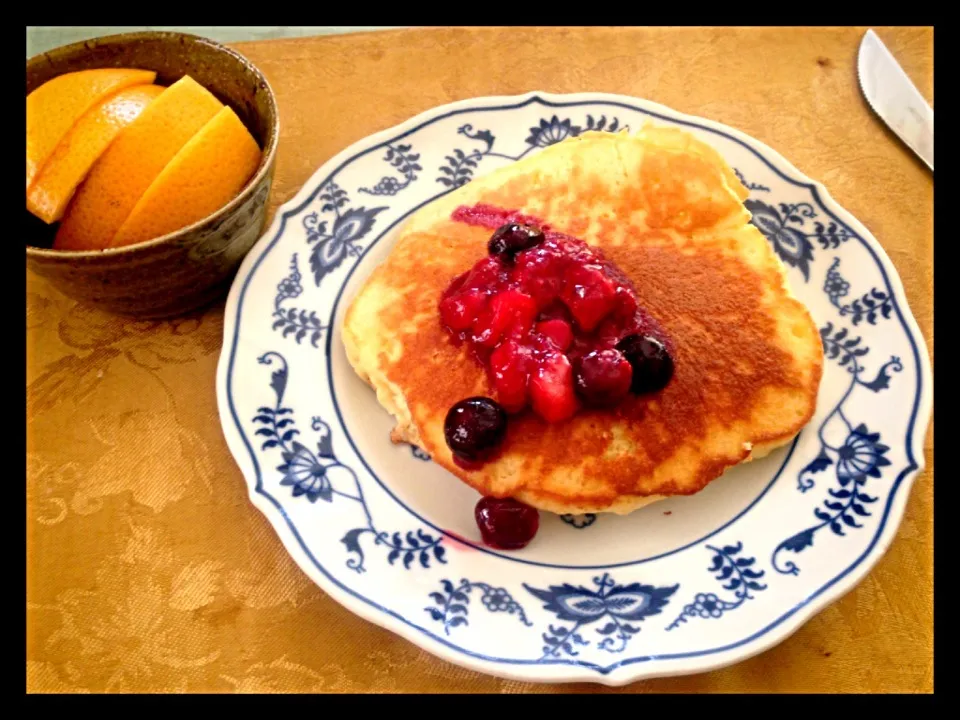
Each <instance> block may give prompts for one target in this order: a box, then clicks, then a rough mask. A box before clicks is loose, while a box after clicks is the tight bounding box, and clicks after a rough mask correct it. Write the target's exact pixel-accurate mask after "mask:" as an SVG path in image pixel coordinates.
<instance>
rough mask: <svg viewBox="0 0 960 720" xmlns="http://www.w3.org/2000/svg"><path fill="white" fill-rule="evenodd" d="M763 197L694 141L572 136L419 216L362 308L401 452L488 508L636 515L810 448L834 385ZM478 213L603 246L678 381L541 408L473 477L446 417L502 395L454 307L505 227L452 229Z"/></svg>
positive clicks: (352, 339) (365, 374) (352, 320)
mask: <svg viewBox="0 0 960 720" xmlns="http://www.w3.org/2000/svg"><path fill="white" fill-rule="evenodd" d="M746 197H747V191H746V189H745V188H744V187H743V185H742V184H741V183H740V182H739V180H738V179H737V177H736V175H735V174H734V173H733V171H732V170H731V168H730V167H729V166H728V165H727V164H726V163H725V162H724V161H723V159H722V158H721V157H720V155H719V154H718V153H717V152H716V151H715V150H714V149H713V148H711V147H710V146H708V145H706V144H705V143H703V142H701V141H699V140H697V139H695V138H694V137H693V136H692V135H689V134H688V133H685V132H683V131H680V130H675V129H669V128H658V127H651V126H647V127H645V128H643V129H642V130H641V131H640V132H639V133H638V134H637V135H635V136H628V135H625V134H619V135H613V134H609V133H584V134H583V135H581V136H579V137H576V138H571V139H568V140H566V141H564V142H562V143H559V144H557V145H554V146H551V147H549V148H547V149H545V150H544V151H543V152H541V153H539V154H537V155H535V156H533V157H530V158H527V159H524V160H522V161H520V162H517V163H514V164H512V165H509V166H507V167H504V168H502V169H499V170H497V171H495V172H492V173H490V174H489V175H486V176H484V177H481V178H478V179H476V180H474V181H473V182H471V183H469V184H468V185H465V186H464V187H462V188H459V189H458V190H456V191H454V192H452V193H450V194H448V195H446V196H444V197H442V198H440V199H438V200H436V201H434V202H433V203H431V204H430V205H429V206H427V207H425V208H423V209H422V210H420V211H419V212H417V213H416V214H415V215H413V216H412V217H411V218H410V220H409V221H408V222H407V224H406V225H405V227H404V228H403V229H402V231H401V233H400V236H399V239H398V240H397V243H396V246H395V247H394V249H393V250H392V251H391V253H390V255H389V257H388V258H387V259H386V261H385V262H384V263H383V264H382V265H381V266H380V267H378V268H377V269H376V270H375V271H374V272H373V273H372V275H371V276H370V278H369V279H368V280H367V282H366V284H365V285H364V286H363V288H362V289H361V290H360V292H359V294H358V295H357V296H356V297H355V298H354V300H353V302H352V304H351V306H350V307H349V309H348V310H347V314H346V319H345V322H344V327H343V339H344V344H345V346H346V351H347V356H348V358H349V360H350V362H351V364H352V365H353V367H354V368H355V370H356V371H357V373H358V374H359V375H360V377H362V378H363V379H364V380H365V381H367V382H368V383H369V384H370V385H372V386H373V387H374V388H375V390H376V392H377V397H378V399H379V401H380V403H381V404H382V405H383V406H384V407H385V408H386V409H387V410H388V411H389V412H391V413H392V414H393V415H394V416H395V417H396V418H397V423H398V424H397V429H396V431H395V439H396V440H399V441H405V442H410V443H413V444H416V445H419V446H420V447H421V448H423V449H424V450H425V451H426V452H428V453H429V454H430V455H431V456H432V457H433V459H434V460H435V461H436V462H437V463H439V464H440V465H442V466H443V467H444V468H446V469H447V470H449V471H450V472H451V473H453V474H454V475H456V476H457V477H459V478H460V479H461V480H463V481H464V482H466V483H467V484H469V485H471V486H472V487H474V488H476V489H477V490H478V491H479V492H480V493H482V494H483V495H493V496H496V497H515V498H517V499H519V500H522V501H524V502H527V503H529V504H531V505H533V506H535V507H537V508H540V509H543V510H549V511H553V512H557V513H567V512H572V513H582V512H604V511H608V512H616V513H626V512H630V511H631V510H634V509H636V508H638V507H641V506H643V505H645V504H647V503H649V502H652V501H654V500H657V499H661V498H662V497H665V496H670V495H689V494H692V493H695V492H697V491H698V490H701V489H702V488H703V487H705V486H706V485H707V483H709V482H710V481H711V480H713V479H715V478H717V477H718V476H719V475H720V474H721V473H723V471H724V470H725V469H727V468H729V467H731V466H733V465H736V464H738V463H741V462H744V461H746V460H751V459H754V458H756V457H759V456H760V455H762V454H765V453H766V452H769V451H770V450H771V449H773V448H775V447H777V446H779V445H781V444H783V443H785V442H787V441H789V440H790V439H791V438H793V437H794V436H795V435H796V433H797V432H798V431H799V430H800V429H801V428H802V427H803V426H804V425H805V424H806V423H807V422H808V421H809V419H810V417H811V416H812V414H813V411H814V407H815V403H816V396H817V389H818V386H819V383H820V375H821V370H822V362H823V351H822V347H821V343H820V337H819V334H818V332H817V329H816V327H815V325H814V323H813V321H812V320H811V318H810V315H809V313H808V312H807V310H806V308H805V307H804V306H803V305H802V304H801V303H800V302H799V301H798V300H796V299H795V298H794V297H793V295H792V294H791V292H790V289H789V287H788V285H787V280H786V273H785V270H784V268H783V266H782V264H781V263H780V260H779V259H778V258H777V257H776V255H775V254H774V252H773V251H772V249H771V248H770V246H769V245H768V243H767V241H766V240H765V239H764V237H763V236H762V235H761V234H760V232H759V231H758V230H757V229H756V228H755V227H753V226H752V225H750V224H749V219H750V213H749V212H748V211H747V210H746V209H745V208H744V206H743V200H744V199H746ZM479 203H484V204H489V205H493V206H496V207H499V208H504V209H508V210H516V211H520V212H522V213H525V214H529V215H533V216H536V217H538V218H541V219H543V221H544V222H547V223H549V224H550V226H551V227H552V228H553V229H554V230H556V231H559V232H563V233H567V234H569V235H573V236H575V237H577V238H580V239H582V240H584V241H586V242H587V243H589V244H590V245H593V246H597V247H599V248H601V249H602V251H603V253H604V254H605V255H606V257H607V258H608V259H609V260H610V261H611V262H613V263H614V264H616V265H617V266H618V267H619V268H620V270H622V271H623V272H624V273H625V274H626V275H627V276H628V277H629V278H630V280H631V281H632V282H633V285H634V287H635V289H636V293H637V296H638V297H639V300H640V303H641V306H642V307H643V308H644V309H645V310H646V311H647V312H648V313H649V314H650V315H651V316H652V317H653V318H655V320H656V321H657V322H658V324H659V325H660V326H661V327H662V328H663V329H664V330H665V331H666V333H667V334H668V335H669V337H670V339H671V341H672V346H673V348H674V351H673V357H674V362H675V371H674V376H673V378H672V380H671V381H670V383H669V384H668V385H667V387H666V388H664V389H663V390H662V391H660V392H657V393H654V394H651V395H641V396H633V395H631V396H630V397H628V399H626V400H624V401H623V402H622V403H621V404H620V405H618V406H617V407H616V408H614V409H612V410H609V409H608V410H581V411H580V412H578V413H577V414H576V415H575V416H574V417H573V418H572V419H571V420H568V421H566V422H562V423H559V424H553V425H551V424H547V423H546V422H545V421H543V420H541V419H540V418H539V417H538V416H537V415H536V414H535V413H533V412H529V411H527V412H524V413H522V414H520V415H517V416H512V417H511V418H510V423H509V428H508V431H507V436H506V440H505V441H504V444H503V448H502V453H501V454H500V455H499V456H498V457H497V458H496V459H494V460H492V461H490V462H487V463H486V464H484V465H482V466H481V467H479V468H478V469H475V470H469V471H468V470H465V469H463V468H461V467H459V466H458V465H456V464H455V463H454V461H453V457H452V454H451V452H450V449H449V448H448V447H447V445H446V443H445V441H444V434H443V422H444V418H445V416H446V414H447V411H448V410H449V408H450V407H451V406H452V405H453V404H454V403H456V402H458V401H459V400H462V399H464V398H466V397H470V396H473V395H488V396H493V390H492V388H491V386H490V383H489V380H488V378H487V373H486V370H485V369H484V368H483V367H482V366H481V365H480V364H479V363H478V362H477V361H476V360H475V359H474V358H473V357H472V356H471V355H470V354H469V352H468V351H467V350H466V348H464V347H457V346H456V345H455V344H454V343H453V342H452V341H451V339H450V337H449V335H448V334H447V332H446V331H445V330H444V328H443V327H442V326H441V323H440V319H439V315H438V310H437V306H438V302H439V300H440V298H441V295H442V294H443V292H444V290H445V289H446V288H447V287H448V286H449V284H450V283H451V281H452V280H453V278H454V277H456V276H457V275H459V274H460V273H463V272H465V271H467V270H469V269H470V268H471V267H472V266H473V265H474V263H476V262H477V261H478V260H479V259H481V258H482V257H483V256H484V255H485V254H486V252H487V249H486V244H487V241H488V239H489V237H490V233H491V231H490V230H489V229H487V228H483V227H477V226H474V225H469V224H466V223H463V222H456V221H454V220H452V219H451V215H452V214H453V212H454V211H455V210H456V209H457V208H458V207H461V206H474V205H476V204H479Z"/></svg>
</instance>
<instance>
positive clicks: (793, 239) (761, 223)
mask: <svg viewBox="0 0 960 720" xmlns="http://www.w3.org/2000/svg"><path fill="white" fill-rule="evenodd" d="M743 204H744V206H745V207H746V208H747V210H749V211H750V212H751V213H752V215H753V217H752V218H751V220H750V222H752V223H753V224H754V225H755V226H756V227H757V229H758V230H759V231H760V232H761V233H763V235H764V236H765V237H766V238H767V240H769V241H770V244H771V245H773V249H774V251H775V252H776V253H777V255H778V256H779V257H780V259H781V260H783V262H785V263H786V264H787V265H790V266H791V267H795V268H798V269H799V270H800V272H802V273H803V279H804V280H809V279H810V263H811V262H812V261H813V244H812V243H811V242H810V240H808V239H807V235H806V233H804V232H801V231H800V230H798V229H797V228H795V227H791V226H790V225H789V224H788V223H794V224H796V225H801V226H802V225H803V222H804V220H803V218H805V217H815V216H816V213H815V212H814V210H813V208H812V207H811V206H810V204H809V203H800V204H797V205H787V204H786V203H780V211H779V212H778V211H777V209H776V208H774V207H772V206H770V205H767V204H766V203H764V202H761V201H759V200H746V201H745V202H744V203H743ZM781 213H782V214H781Z"/></svg>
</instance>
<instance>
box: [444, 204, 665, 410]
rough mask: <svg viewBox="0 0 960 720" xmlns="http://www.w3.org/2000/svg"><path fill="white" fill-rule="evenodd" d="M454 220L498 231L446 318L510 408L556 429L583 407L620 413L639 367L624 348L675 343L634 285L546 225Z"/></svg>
mask: <svg viewBox="0 0 960 720" xmlns="http://www.w3.org/2000/svg"><path fill="white" fill-rule="evenodd" d="M452 218H453V220H455V221H458V222H464V223H467V224H470V225H475V226H481V227H485V228H488V229H490V230H491V231H493V230H497V233H496V234H495V235H494V239H493V240H492V241H491V243H490V250H491V253H492V254H490V255H487V256H485V257H483V258H482V259H481V260H479V261H478V262H477V263H476V265H474V266H473V268H472V269H470V270H469V271H468V272H466V273H463V274H462V275H460V276H458V277H457V278H455V279H454V280H453V282H452V283H451V284H450V287H448V288H447V290H446V292H444V294H443V297H442V299H441V301H440V307H439V310H440V319H441V322H442V324H443V326H444V327H445V328H446V330H447V331H448V332H449V333H450V334H451V336H452V337H453V338H454V339H455V340H456V341H457V342H466V343H467V344H468V346H469V347H470V348H471V350H472V351H473V353H474V355H475V357H476V358H477V360H478V362H480V363H481V364H482V365H484V367H486V368H487V370H488V372H489V373H490V379H491V383H492V385H493V387H494V389H495V391H496V398H497V401H498V402H499V403H500V405H502V406H503V408H504V409H505V410H506V411H507V412H508V413H519V412H521V411H523V410H525V409H527V408H532V410H533V411H534V412H535V413H537V414H538V415H539V416H540V417H542V418H543V419H544V420H546V421H547V422H552V423H555V422H562V421H564V420H567V419H569V418H570V417H572V416H573V415H574V414H575V413H576V412H577V410H578V408H579V407H581V406H582V405H585V406H588V407H612V406H614V405H616V404H617V403H618V402H620V401H621V400H622V399H623V398H624V397H626V396H627V394H628V393H629V391H630V388H631V374H632V372H631V363H630V362H627V359H626V358H625V356H624V355H623V354H622V353H621V352H620V351H619V350H618V349H616V346H617V343H619V342H620V341H621V340H622V339H623V338H626V337H628V336H631V335H640V336H650V337H654V338H657V339H658V340H660V341H661V342H664V341H665V338H664V335H663V333H662V332H660V330H659V328H657V327H656V325H655V323H654V322H653V321H652V320H651V318H649V317H648V316H647V315H646V314H645V313H644V312H643V311H642V309H641V308H640V307H639V303H638V300H637V295H636V292H635V291H634V288H633V285H632V284H631V283H630V281H629V279H627V277H626V276H625V275H624V274H623V273H622V272H620V270H619V269H618V268H617V267H616V266H614V265H613V264H612V263H611V262H610V261H609V260H607V259H606V258H605V257H604V256H603V253H602V252H601V251H600V250H599V249H597V248H593V247H590V246H589V245H587V244H586V243H584V242H583V241H582V240H578V239H577V238H574V237H571V236H570V235H566V234H564V233H560V232H556V231H554V230H553V229H551V227H550V226H549V224H547V223H545V222H543V221H541V220H539V219H538V218H535V217H532V216H528V215H522V214H520V213H517V212H513V211H509V210H504V209H501V208H497V207H494V206H492V205H485V204H479V205H475V206H473V207H466V206H462V207H459V208H457V210H456V211H455V212H454V213H453V216H452ZM509 225H515V226H520V229H519V230H518V229H516V227H515V228H514V229H513V230H512V231H511V230H510V229H509V228H507V227H506V226H509ZM521 231H522V232H523V233H524V234H523V235H521V234H520V232H521ZM511 233H512V234H511ZM500 237H505V240H499V241H498V238H500ZM528 237H533V238H534V240H530V239H528ZM534 241H536V244H534V245H532V246H530V243H531V242H534ZM498 250H499V251H498Z"/></svg>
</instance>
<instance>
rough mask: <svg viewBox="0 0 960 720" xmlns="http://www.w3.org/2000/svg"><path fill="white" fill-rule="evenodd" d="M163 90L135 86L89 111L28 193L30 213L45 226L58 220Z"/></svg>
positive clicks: (68, 133)
mask: <svg viewBox="0 0 960 720" xmlns="http://www.w3.org/2000/svg"><path fill="white" fill-rule="evenodd" d="M164 90H165V88H163V87H161V86H160V85H134V86H133V87H131V88H127V89H126V90H121V91H120V92H118V93H117V94H116V95H113V96H111V97H109V98H107V99H106V100H104V101H103V102H102V103H100V104H99V105H97V106H95V107H93V108H92V109H90V110H88V111H87V112H86V113H85V114H84V115H83V117H81V118H80V119H79V120H77V122H76V123H75V124H74V126H73V127H72V128H71V129H70V130H69V131H68V132H67V134H66V135H65V136H64V138H63V140H61V141H60V144H59V145H57V148H56V150H54V151H53V154H52V155H51V156H50V159H49V160H47V162H46V163H45V164H44V166H43V169H41V170H40V173H39V174H38V175H37V177H36V180H35V182H34V183H33V186H32V187H31V188H30V190H29V191H28V192H27V210H29V211H30V212H32V213H33V214H34V215H36V216H37V217H38V218H40V219H41V220H43V221H44V222H46V223H52V222H56V221H57V220H59V219H60V218H61V217H62V216H63V211H64V210H65V209H66V207H67V203H68V202H70V198H71V197H73V193H74V191H75V190H76V189H77V185H79V184H80V182H81V181H82V180H83V178H85V177H86V176H87V173H88V172H90V168H91V167H92V166H93V164H94V163H95V162H96V161H97V158H99V157H100V155H101V153H103V151H104V150H106V149H107V147H108V146H109V145H110V143H111V142H113V139H114V138H115V137H116V136H117V135H118V134H119V133H120V131H121V130H123V128H125V127H126V126H127V125H129V124H130V123H132V122H133V121H134V120H136V118H137V117H138V116H139V115H140V113H141V112H143V110H144V108H146V107H147V105H149V104H150V103H151V102H152V101H153V100H154V99H156V97H157V96H158V95H159V94H160V93H162V92H163V91H164Z"/></svg>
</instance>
